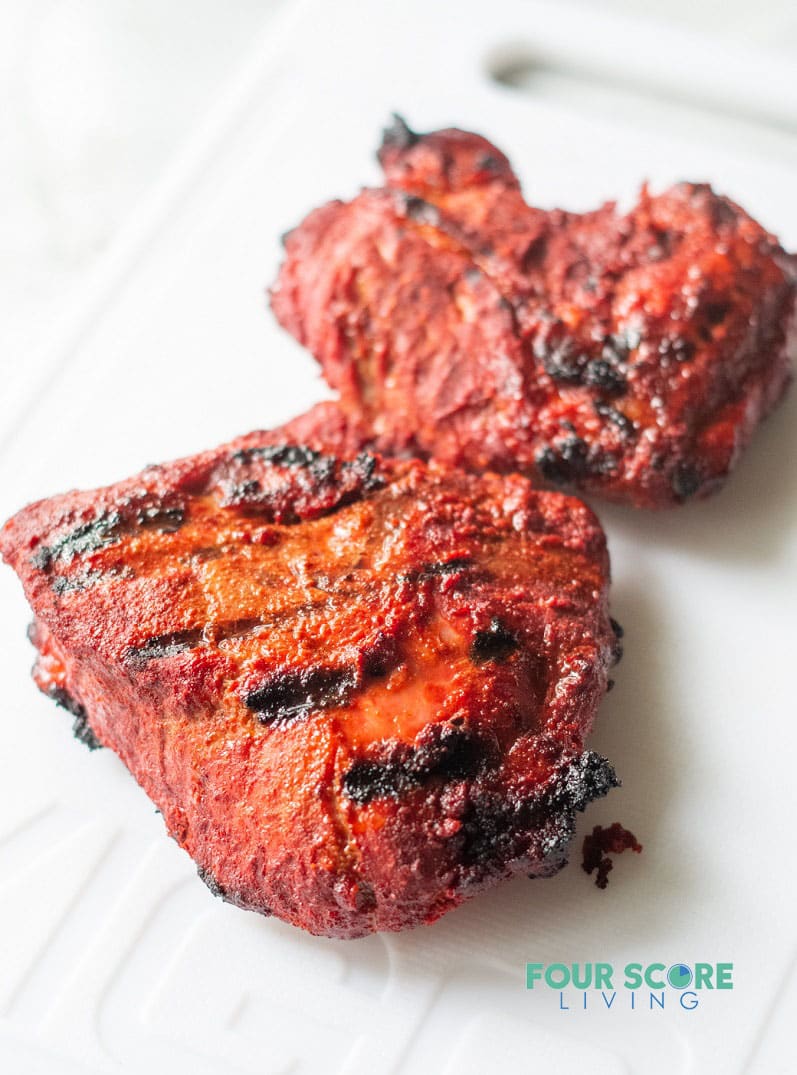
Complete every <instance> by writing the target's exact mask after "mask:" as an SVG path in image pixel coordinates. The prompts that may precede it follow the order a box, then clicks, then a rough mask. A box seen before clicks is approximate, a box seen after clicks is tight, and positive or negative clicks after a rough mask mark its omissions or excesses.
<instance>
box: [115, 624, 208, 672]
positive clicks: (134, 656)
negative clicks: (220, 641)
mask: <svg viewBox="0 0 797 1075" xmlns="http://www.w3.org/2000/svg"><path fill="white" fill-rule="evenodd" d="M202 638H203V631H202V628H201V627H192V628H190V629H188V630H186V631H171V632H170V633H169V634H165V635H153V636H152V638H148V639H147V640H146V642H142V643H141V644H140V645H138V646H131V647H130V648H129V649H128V650H127V652H126V653H125V657H126V659H127V660H129V661H132V662H133V663H134V664H145V663H146V662H147V661H156V660H160V659H161V658H163V657H174V656H175V655H176V654H178V653H183V652H184V651H185V650H188V649H194V647H195V646H198V645H199V644H200V643H201V642H202Z"/></svg>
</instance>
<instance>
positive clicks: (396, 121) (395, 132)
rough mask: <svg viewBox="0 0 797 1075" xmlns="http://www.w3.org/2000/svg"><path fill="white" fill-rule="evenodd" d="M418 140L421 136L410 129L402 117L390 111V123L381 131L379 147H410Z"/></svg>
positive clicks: (402, 148)
mask: <svg viewBox="0 0 797 1075" xmlns="http://www.w3.org/2000/svg"><path fill="white" fill-rule="evenodd" d="M420 140H421V136H420V135H419V134H416V133H415V131H413V130H412V128H411V127H410V126H409V124H408V123H407V121H406V120H405V119H404V117H403V116H400V115H399V114H398V112H392V113H391V116H390V123H389V124H388V125H387V126H386V127H385V128H384V130H383V131H382V145H381V149H388V148H389V149H400V150H405V149H412V147H413V146H414V145H417V143H418V142H420Z"/></svg>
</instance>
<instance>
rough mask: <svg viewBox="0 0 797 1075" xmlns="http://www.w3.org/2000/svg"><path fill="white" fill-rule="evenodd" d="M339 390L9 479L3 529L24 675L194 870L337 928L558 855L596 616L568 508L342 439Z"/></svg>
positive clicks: (596, 653)
mask: <svg viewBox="0 0 797 1075" xmlns="http://www.w3.org/2000/svg"><path fill="white" fill-rule="evenodd" d="M337 413H338V412H337V411H336V410H335V408H334V407H330V405H321V407H319V408H317V409H316V410H314V411H312V412H310V413H309V415H305V416H303V417H302V418H301V419H298V420H297V422H296V423H294V424H292V425H289V426H288V427H285V428H284V429H283V430H281V431H277V432H272V433H254V434H251V435H249V436H247V437H244V438H241V439H240V440H238V441H236V442H234V443H232V444H229V445H226V446H224V447H221V448H219V449H217V450H215V451H211V452H206V453H203V454H201V455H198V456H195V457H193V458H188V459H183V460H180V461H177V462H175V463H171V464H167V465H165V466H162V467H152V468H149V469H147V470H145V471H144V472H143V473H141V474H140V475H138V476H137V477H135V478H132V479H129V480H127V481H123V482H120V483H118V484H117V485H113V486H111V487H109V488H106V489H101V490H98V491H95V492H71V493H66V494H64V495H62V496H56V497H53V498H51V499H49V500H44V501H41V502H39V503H36V504H33V505H31V506H29V507H27V508H25V509H23V510H22V511H21V512H19V513H18V514H17V515H16V516H15V517H14V518H13V519H12V520H10V521H9V522H8V523H7V524H6V526H5V527H4V528H3V530H2V531H0V552H2V555H3V557H4V558H5V559H6V560H7V561H8V562H9V563H10V564H11V566H12V567H13V568H14V569H15V570H16V571H17V573H18V574H19V576H20V578H21V580H22V583H23V586H24V588H25V592H26V595H27V597H28V599H29V601H30V603H31V605H32V607H33V610H34V614H35V622H34V627H33V630H32V639H33V641H34V643H35V645H36V646H37V648H38V651H39V653H38V659H37V665H36V668H35V671H34V675H35V679H36V682H37V684H38V685H39V687H40V688H41V689H42V690H43V691H45V692H46V693H48V694H49V695H51V696H52V697H53V698H54V699H55V700H56V701H58V702H60V703H61V704H62V705H64V706H66V707H67V708H68V709H69V710H70V712H71V713H72V714H73V716H74V718H75V730H76V733H77V734H78V735H79V737H80V738H82V739H83V740H84V741H86V742H87V743H88V744H89V745H92V746H94V745H103V746H107V747H110V748H111V749H113V750H114V751H115V752H116V753H117V754H118V755H119V756H120V757H121V759H122V760H123V761H124V763H125V765H126V766H127V767H128V768H129V770H130V771H131V773H132V774H133V775H134V776H135V778H136V779H137V780H138V782H139V783H140V784H141V785H142V787H143V788H144V790H145V791H146V792H147V794H148V795H149V796H150V797H151V798H152V800H153V801H154V803H155V804H156V805H157V807H158V808H159V810H160V811H161V812H162V814H163V818H164V821H165V824H166V826H167V829H168V831H169V832H170V833H171V834H172V836H173V837H174V838H175V839H176V840H177V841H178V843H179V844H180V845H181V846H182V847H183V848H185V849H186V851H188V853H189V854H190V855H191V856H192V857H193V858H194V859H195V861H196V863H197V865H198V867H199V871H200V874H201V876H202V877H203V878H204V879H205V881H206V882H207V883H208V885H209V886H210V887H211V889H212V890H213V891H214V892H215V893H216V894H219V895H222V896H224V898H226V899H227V900H229V901H231V902H233V903H235V904H237V905H239V906H241V907H245V908H250V909H254V910H257V911H261V912H263V913H273V914H275V915H278V916H279V917H281V918H283V919H286V920H287V921H289V922H292V923H294V924H295V925H298V926H301V927H303V928H305V929H308V930H310V931H312V932H314V933H319V934H326V935H331V936H338V937H354V936H360V935H363V934H366V933H369V932H371V931H373V930H379V929H389V930H395V929H402V928H406V927H409V926H414V925H418V924H420V923H423V922H430V921H433V920H434V919H435V918H437V917H439V916H440V915H441V914H442V913H444V912H445V911H446V910H448V909H450V908H452V907H454V906H456V905H457V904H458V903H460V902H461V901H462V900H463V899H465V898H466V897H468V896H470V895H472V894H474V893H476V892H478V891H479V890H480V889H482V888H484V887H485V886H488V885H490V884H492V883H494V882H496V881H497V880H499V879H501V878H504V877H508V876H511V875H512V874H515V873H518V872H525V873H529V874H536V875H545V874H548V873H551V872H553V871H554V870H555V869H557V868H558V867H559V866H560V865H562V863H563V861H564V858H565V854H566V850H567V846H568V843H569V841H570V839H571V837H572V834H573V824H574V820H573V819H574V812H575V811H576V810H580V809H583V808H584V807H585V806H586V805H587V803H588V802H589V801H590V800H591V799H593V798H595V797H596V796H599V795H602V794H605V793H606V791H608V790H609V788H610V787H611V786H613V784H614V783H615V778H614V774H613V772H612V770H611V768H610V766H609V765H608V763H607V762H605V760H604V759H602V758H600V757H599V756H598V755H596V754H594V753H592V752H588V751H587V752H585V750H584V740H585V737H586V735H587V733H588V731H589V729H590V726H591V724H592V720H593V717H594V714H595V710H596V708H597V705H598V703H599V701H600V698H601V697H602V695H603V693H604V691H605V689H606V684H607V672H608V668H609V666H610V664H611V662H612V660H613V659H614V658H615V657H616V656H617V645H618V643H617V640H616V637H615V631H614V630H613V626H612V623H611V621H610V620H609V617H608V613H607V587H608V560H607V553H606V547H605V540H604V536H603V533H602V531H601V529H600V526H599V524H598V523H597V521H596V519H595V517H594V516H593V515H592V513H591V512H590V511H589V509H588V508H586V507H585V506H584V505H583V504H581V503H580V502H579V501H577V500H575V499H573V498H570V497H567V496H564V495H562V494H559V493H546V492H539V491H535V490H533V489H532V487H531V486H530V484H529V482H528V481H527V480H526V479H524V478H522V477H519V476H510V477H499V476H495V475H487V476H481V477H480V476H474V475H469V474H465V473H463V472H458V471H455V470H452V469H450V468H448V467H446V466H444V465H438V464H430V465H426V464H424V463H422V462H420V461H417V460H392V461H391V460H382V459H380V458H378V457H376V456H373V455H369V454H366V453H361V454H359V455H357V454H351V452H350V451H348V447H349V445H348V441H347V437H348V433H347V429H346V427H345V425H338V426H335V424H334V417H335V415H336V414H337ZM297 438H299V439H297ZM333 450H334V451H339V452H341V453H342V454H341V455H334V454H331V452H332V451H333ZM347 451H348V454H346V453H347Z"/></svg>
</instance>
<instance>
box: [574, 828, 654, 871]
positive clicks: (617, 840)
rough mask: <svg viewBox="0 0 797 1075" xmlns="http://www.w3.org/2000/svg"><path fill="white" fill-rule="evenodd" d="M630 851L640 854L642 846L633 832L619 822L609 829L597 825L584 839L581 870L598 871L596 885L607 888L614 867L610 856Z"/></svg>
mask: <svg viewBox="0 0 797 1075" xmlns="http://www.w3.org/2000/svg"><path fill="white" fill-rule="evenodd" d="M629 849H630V850H631V851H636V852H637V854H639V852H640V851H641V850H642V844H640V843H639V841H638V840H637V838H636V836H634V834H633V832H629V831H628V829H624V828H623V826H622V825H621V824H620V823H619V822H618V821H615V822H614V824H613V825H610V826H609V827H608V829H605V828H604V827H603V825H596V826H595V828H594V829H593V830H592V832H591V833H590V834H589V835H588V836H585V837H584V847H583V850H582V853H581V855H582V857H581V869H582V870H583V871H584V872H585V873H592V871H593V870H597V873H596V875H595V884H596V885H597V886H598V888H606V886H607V885H608V884H609V871H610V870H611V869H612V867H613V865H614V863H613V862H612V860H611V859H610V858H609V854H612V855H619V854H620V852H621V851H628V850H629Z"/></svg>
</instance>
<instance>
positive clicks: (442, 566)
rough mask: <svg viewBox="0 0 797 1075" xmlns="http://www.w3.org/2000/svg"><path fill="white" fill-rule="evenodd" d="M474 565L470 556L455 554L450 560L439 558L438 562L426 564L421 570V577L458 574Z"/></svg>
mask: <svg viewBox="0 0 797 1075" xmlns="http://www.w3.org/2000/svg"><path fill="white" fill-rule="evenodd" d="M469 567H473V560H472V559H471V558H470V557H468V556H454V557H452V558H451V559H450V560H438V561H437V562H436V563H432V564H424V565H423V567H422V568H421V570H420V572H419V576H420V577H421V578H434V577H436V576H445V575H456V574H458V573H459V572H460V571H466V570H467V569H468V568H469Z"/></svg>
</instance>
